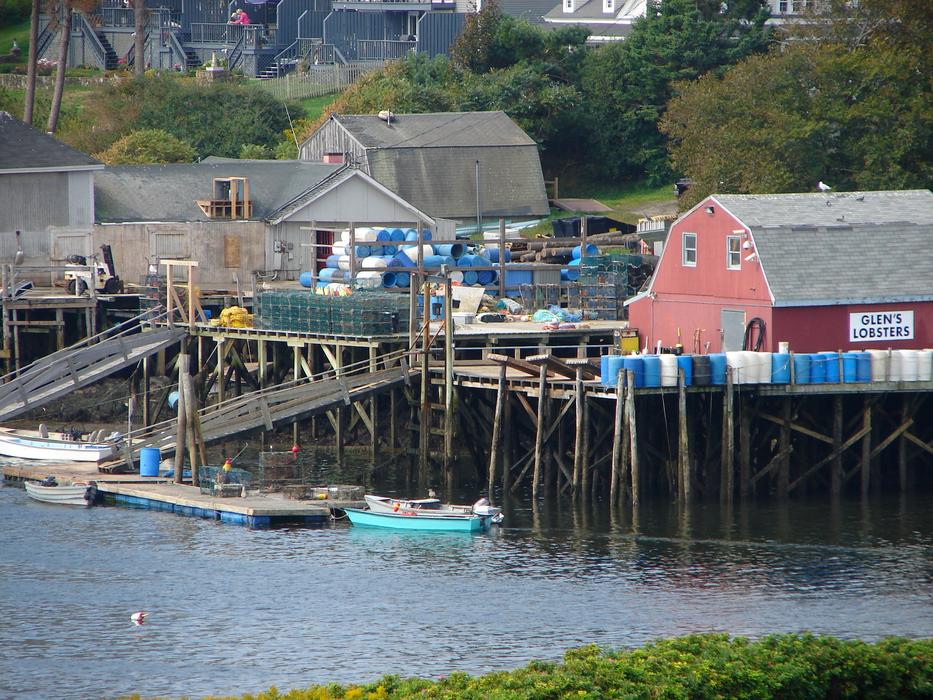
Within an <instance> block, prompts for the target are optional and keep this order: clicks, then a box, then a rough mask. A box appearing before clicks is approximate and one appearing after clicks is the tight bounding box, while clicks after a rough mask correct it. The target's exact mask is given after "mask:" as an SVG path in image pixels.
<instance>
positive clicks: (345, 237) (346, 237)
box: [334, 228, 350, 245]
mask: <svg viewBox="0 0 933 700" xmlns="http://www.w3.org/2000/svg"><path fill="white" fill-rule="evenodd" d="M337 241H340V242H341V243H343V244H344V245H347V244H348V243H349V242H350V229H348V228H345V229H344V230H343V231H341V232H340V235H339V236H335V237H334V243H336V242H337Z"/></svg>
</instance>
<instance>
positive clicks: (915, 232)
mask: <svg viewBox="0 0 933 700" xmlns="http://www.w3.org/2000/svg"><path fill="white" fill-rule="evenodd" d="M928 194H929V193H928ZM792 196H793V195H792ZM823 206H824V207H825V204H824V205H823ZM917 215H918V216H919V212H918V214H917ZM752 236H753V237H754V240H755V247H756V249H757V251H758V256H759V258H760V260H761V266H762V269H763V270H764V273H765V276H766V277H767V279H768V285H769V287H770V288H771V292H772V294H773V295H774V304H775V306H826V305H835V304H864V303H881V302H908V301H929V300H933V223H924V224H918V223H893V224H890V223H879V224H857V225H852V226H847V225H842V224H838V225H836V226H766V227H761V228H754V227H753V228H752Z"/></svg>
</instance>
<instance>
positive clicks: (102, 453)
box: [0, 428, 120, 462]
mask: <svg viewBox="0 0 933 700" xmlns="http://www.w3.org/2000/svg"><path fill="white" fill-rule="evenodd" d="M66 435H67V434H64V433H63V434H62V435H61V436H60V437H59V438H53V437H46V436H43V435H40V434H39V433H36V432H26V431H16V430H11V429H9V428H0V455H3V456H6V457H19V458H20V459H39V460H45V461H58V462H102V461H103V460H105V459H108V458H110V457H113V456H114V455H115V454H116V453H117V450H118V449H119V447H120V441H119V436H116V437H114V439H107V440H96V441H93V442H83V441H81V440H76V439H64V438H65V437H66Z"/></svg>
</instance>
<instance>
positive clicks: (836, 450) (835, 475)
mask: <svg viewBox="0 0 933 700" xmlns="http://www.w3.org/2000/svg"><path fill="white" fill-rule="evenodd" d="M843 423H844V421H843V407H842V396H839V395H836V396H834V397H833V454H834V455H835V456H834V457H833V460H832V464H831V466H830V494H831V495H832V496H833V498H837V497H838V496H839V495H840V494H841V493H842V484H843V480H844V478H845V473H844V472H843V469H842V431H843Z"/></svg>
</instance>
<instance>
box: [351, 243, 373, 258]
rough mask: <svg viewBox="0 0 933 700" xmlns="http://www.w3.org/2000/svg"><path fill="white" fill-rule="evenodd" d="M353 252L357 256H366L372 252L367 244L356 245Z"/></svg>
mask: <svg viewBox="0 0 933 700" xmlns="http://www.w3.org/2000/svg"><path fill="white" fill-rule="evenodd" d="M354 252H355V253H356V257H358V258H368V257H369V256H370V255H372V254H373V251H372V248H370V247H369V246H368V245H358V246H356V250H355V251H354Z"/></svg>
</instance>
